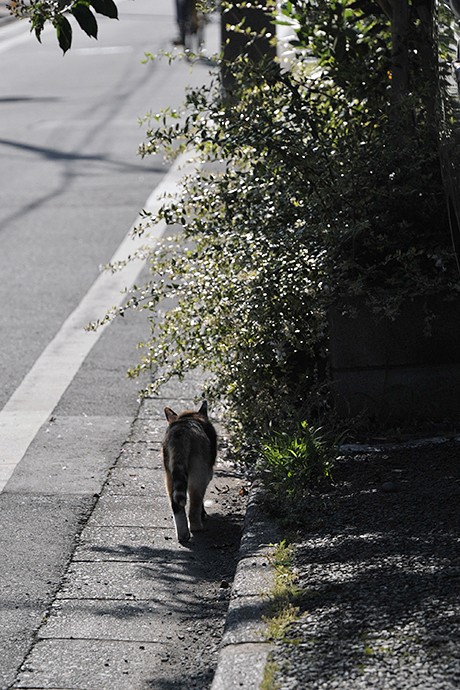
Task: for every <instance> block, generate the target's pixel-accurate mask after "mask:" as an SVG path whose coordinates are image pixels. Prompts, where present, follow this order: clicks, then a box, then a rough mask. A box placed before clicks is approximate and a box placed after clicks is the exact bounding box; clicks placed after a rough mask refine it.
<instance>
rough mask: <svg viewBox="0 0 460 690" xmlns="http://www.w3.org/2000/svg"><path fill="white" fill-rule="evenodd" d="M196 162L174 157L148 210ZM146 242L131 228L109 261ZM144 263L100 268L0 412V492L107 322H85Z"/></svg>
mask: <svg viewBox="0 0 460 690" xmlns="http://www.w3.org/2000/svg"><path fill="white" fill-rule="evenodd" d="M195 167H196V163H195V162H194V161H193V159H191V157H190V156H185V155H183V156H181V157H180V158H178V160H177V161H176V163H175V164H174V165H173V166H172V167H171V169H170V171H169V172H168V173H167V174H166V175H165V177H164V178H163V181H162V182H161V183H160V184H159V185H158V187H156V188H155V189H154V191H153V192H152V194H151V196H150V197H149V199H148V200H147V202H146V205H145V206H144V209H145V210H146V211H150V212H152V213H155V212H156V211H158V209H159V208H160V206H161V205H162V203H164V195H165V194H174V193H175V192H176V191H177V185H178V183H179V180H180V178H181V177H182V176H183V175H184V174H186V173H187V172H190V171H191V170H192V169H194V168H195ZM139 222H140V219H137V220H136V222H135V223H134V224H133V227H135V226H137V225H138V224H139ZM131 229H132V228H131ZM165 229H166V225H165V224H164V223H159V224H158V225H157V226H155V227H154V228H151V229H150V230H149V234H150V242H151V243H153V242H155V241H158V239H159V238H160V237H161V235H162V234H163V233H164V231H165ZM145 241H146V240H145V238H143V237H141V238H137V239H133V238H132V237H131V230H130V232H129V233H128V235H127V236H126V237H125V239H124V240H123V242H122V243H121V244H120V246H119V247H118V249H117V251H116V252H115V254H114V255H113V257H112V259H111V262H112V263H115V262H117V261H123V260H125V259H127V258H128V256H129V255H132V254H133V253H134V252H135V251H136V248H138V247H140V246H142V244H145ZM145 265H146V261H145V260H142V259H136V260H133V261H131V262H130V263H128V265H127V266H126V268H124V269H123V270H122V271H119V272H117V273H113V274H112V273H110V272H108V271H105V272H103V273H101V275H100V276H99V277H98V278H97V279H96V281H95V282H94V284H93V285H92V287H91V288H90V289H89V291H88V292H87V293H86V295H85V296H84V297H83V299H82V301H81V302H80V304H79V305H78V307H77V308H76V309H75V311H74V312H72V314H70V316H69V317H68V319H67V320H66V321H65V322H64V323H63V325H62V327H61V329H60V330H59V332H58V333H57V335H56V336H55V338H54V339H53V340H52V341H51V342H50V343H49V345H48V346H47V347H46V348H45V350H44V351H43V353H42V354H41V355H40V357H39V358H38V360H37V361H36V362H35V364H34V366H33V367H32V369H31V370H30V371H29V373H28V374H27V375H26V376H25V378H24V379H23V381H22V382H21V384H20V385H19V386H18V388H17V389H16V391H15V392H14V393H13V395H12V396H11V398H10V399H9V400H8V402H7V403H6V405H5V406H4V408H3V409H2V410H1V411H0V493H1V492H2V491H3V489H4V488H5V486H6V483H7V481H8V479H9V478H10V477H11V475H12V474H13V472H14V469H15V467H16V466H17V464H18V463H19V462H20V461H21V459H22V458H23V457H24V454H25V453H26V451H27V449H28V447H29V445H30V444H31V442H32V441H33V439H34V438H35V436H36V434H37V433H38V431H39V429H40V427H41V426H42V425H43V424H44V423H45V422H46V421H47V420H48V419H49V417H50V416H51V415H52V412H53V410H54V408H55V407H56V405H57V404H58V402H59V400H60V399H61V397H62V395H63V393H64V392H65V390H66V388H67V387H68V386H69V384H70V383H71V382H72V380H73V378H74V377H75V375H76V373H77V372H78V370H79V368H80V366H81V365H82V363H83V362H84V360H85V358H86V357H87V355H88V354H89V352H90V351H91V349H92V348H93V346H94V345H95V344H96V342H97V341H98V340H99V338H100V337H101V335H102V333H103V331H104V329H105V328H106V327H107V326H103V327H101V328H99V329H98V330H97V331H96V332H87V331H85V330H84V329H85V326H87V325H88V323H90V322H91V321H94V320H95V319H97V318H100V317H101V316H103V314H104V313H105V311H106V310H107V309H109V308H110V307H111V306H118V305H121V304H122V303H123V302H124V300H125V299H126V296H125V295H123V294H122V291H123V290H124V288H126V287H128V288H129V287H131V286H132V285H134V284H135V283H136V280H137V278H138V277H139V275H140V273H141V271H142V269H143V268H144V266H145Z"/></svg>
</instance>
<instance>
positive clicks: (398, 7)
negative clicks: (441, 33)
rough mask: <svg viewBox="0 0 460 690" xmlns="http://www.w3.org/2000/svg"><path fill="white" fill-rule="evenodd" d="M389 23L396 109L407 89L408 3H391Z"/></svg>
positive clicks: (398, 0)
mask: <svg viewBox="0 0 460 690" xmlns="http://www.w3.org/2000/svg"><path fill="white" fill-rule="evenodd" d="M392 5H393V12H392V21H391V41H392V49H391V80H392V81H391V83H392V93H393V101H394V104H395V106H396V108H397V109H398V106H399V104H400V103H401V101H402V100H403V99H404V96H405V95H406V94H407V92H408V88H409V16H410V11H409V2H408V0H397V1H396V2H393V3H392Z"/></svg>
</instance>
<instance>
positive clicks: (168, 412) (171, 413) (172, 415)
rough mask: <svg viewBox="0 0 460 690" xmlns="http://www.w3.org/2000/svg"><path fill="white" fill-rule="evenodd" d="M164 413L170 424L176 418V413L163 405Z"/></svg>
mask: <svg viewBox="0 0 460 690" xmlns="http://www.w3.org/2000/svg"><path fill="white" fill-rule="evenodd" d="M165 415H166V419H167V420H168V423H169V424H171V422H173V421H174V420H175V419H177V414H176V413H175V412H174V410H171V408H170V407H165Z"/></svg>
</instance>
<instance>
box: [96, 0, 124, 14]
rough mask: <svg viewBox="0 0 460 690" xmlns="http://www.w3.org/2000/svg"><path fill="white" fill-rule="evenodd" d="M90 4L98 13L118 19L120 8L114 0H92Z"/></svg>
mask: <svg viewBox="0 0 460 690" xmlns="http://www.w3.org/2000/svg"><path fill="white" fill-rule="evenodd" d="M90 5H91V6H92V7H94V10H95V11H96V12H97V13H98V14H102V15H104V17H109V18H110V19H118V9H117V6H116V5H115V3H114V1H113V0H90Z"/></svg>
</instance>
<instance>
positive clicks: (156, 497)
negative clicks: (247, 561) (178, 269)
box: [11, 379, 247, 690]
mask: <svg viewBox="0 0 460 690" xmlns="http://www.w3.org/2000/svg"><path fill="white" fill-rule="evenodd" d="M199 389H200V382H199V380H196V381H194V380H190V379H189V380H188V381H187V382H185V383H184V384H178V385H176V386H174V387H171V386H170V387H169V390H167V391H166V392H165V395H167V397H165V398H164V399H158V400H146V401H144V403H143V404H142V406H141V409H140V413H139V417H138V418H137V419H136V420H135V422H134V425H133V427H132V431H131V434H130V436H129V438H128V440H127V441H126V443H125V444H124V446H123V449H122V452H121V453H120V456H119V457H118V459H117V460H116V462H115V464H114V466H113V468H112V470H111V471H110V474H109V477H108V480H107V482H106V484H105V486H104V488H103V490H102V492H101V495H100V496H95V504H94V509H93V510H92V512H91V515H90V517H89V519H88V521H87V523H86V524H85V525H84V526H83V528H82V531H81V534H80V535H79V538H78V539H77V542H76V545H75V550H74V553H73V555H72V558H71V561H70V563H69V565H68V569H67V572H66V574H65V576H64V579H63V581H62V582H61V585H60V587H59V589H58V591H57V595H56V597H55V599H54V601H53V603H52V605H51V608H50V610H49V611H48V612H47V614H46V615H45V617H44V619H43V623H42V625H41V627H40V628H39V630H38V631H37V633H36V635H35V640H34V643H33V645H32V648H31V650H30V652H29V654H28V656H27V658H26V659H25V661H24V663H23V665H22V668H21V669H20V672H19V673H18V675H17V677H16V680H15V683H14V685H13V686H11V687H12V688H15V689H19V688H53V689H54V690H56V689H59V690H70V689H72V690H76V689H78V690H107V688H111V689H112V690H118V689H119V690H130V689H133V690H140V689H141V688H142V689H144V688H145V689H147V688H149V689H154V690H172V689H173V688H177V689H179V688H180V689H184V690H186V689H188V688H197V689H198V690H204V689H205V688H209V687H210V685H211V682H212V679H213V676H214V671H215V668H216V664H217V656H218V652H219V648H220V644H221V639H222V632H223V627H224V622H225V617H226V612H227V608H228V601H229V595H230V585H231V582H232V580H233V576H234V572H235V567H236V562H237V558H238V548H239V541H240V536H241V528H242V523H243V518H244V511H245V504H246V498H245V497H244V494H245V491H242V489H244V487H245V486H246V485H247V483H246V482H245V481H244V480H243V479H241V477H239V476H238V475H237V474H236V473H235V471H234V470H233V469H232V468H231V467H229V466H226V465H224V464H222V463H220V464H218V466H217V468H216V476H215V479H214V480H213V482H212V484H211V485H210V487H209V489H208V493H207V499H208V503H207V509H208V512H209V514H210V518H209V520H208V522H207V526H206V530H205V531H204V532H203V534H202V535H198V536H194V537H193V539H192V540H191V542H190V544H189V545H186V546H181V545H179V544H178V543H177V541H176V538H175V531H174V527H173V521H172V517H171V511H170V507H169V505H168V501H167V499H166V496H165V488H164V480H163V469H162V459H161V452H160V451H161V439H162V437H163V434H164V431H165V428H166V420H165V419H164V414H163V408H164V406H165V405H166V404H168V405H171V406H172V407H173V408H174V409H177V411H180V410H182V409H184V408H185V407H190V406H191V404H192V400H193V397H194V395H195V393H196V392H197V391H199ZM50 538H51V539H52V535H50Z"/></svg>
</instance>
